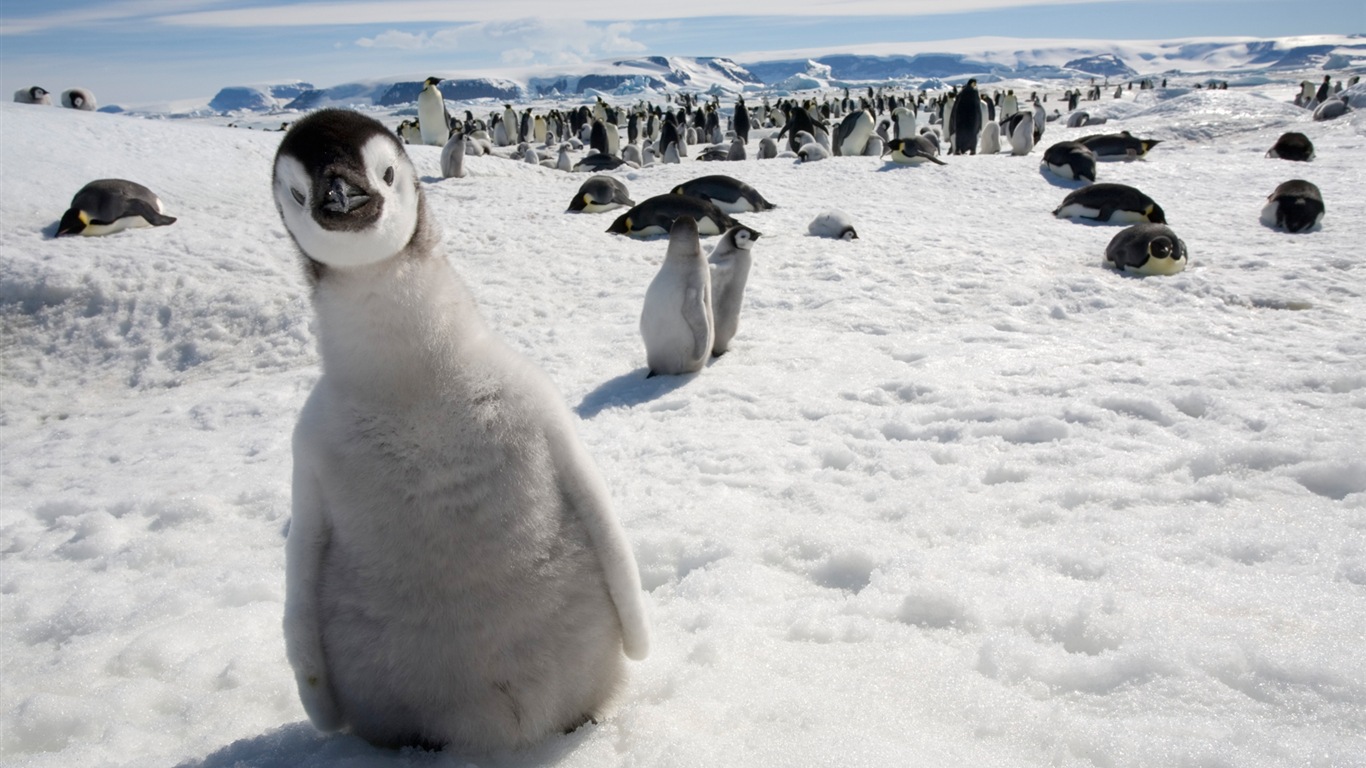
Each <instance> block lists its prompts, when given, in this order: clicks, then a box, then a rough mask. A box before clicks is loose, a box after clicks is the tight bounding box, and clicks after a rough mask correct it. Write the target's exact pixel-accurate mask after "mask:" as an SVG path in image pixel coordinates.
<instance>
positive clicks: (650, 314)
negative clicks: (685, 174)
mask: <svg viewBox="0 0 1366 768" xmlns="http://www.w3.org/2000/svg"><path fill="white" fill-rule="evenodd" d="M713 333H714V330H713V324H712V314H711V275H710V274H708V271H707V260H706V259H705V258H703V257H702V244H701V242H700V241H699V240H698V238H697V222H696V221H695V220H694V219H693V218H692V217H691V216H682V217H680V218H679V219H678V220H676V221H675V222H674V223H673V228H672V229H671V230H669V250H668V251H667V252H666V253H665V255H664V263H663V264H662V265H660V267H659V272H658V274H656V275H655V279H654V280H652V281H650V287H649V288H647V289H646V290H645V307H644V308H643V309H642V310H641V312H640V337H641V339H643V340H644V341H645V359H646V362H647V363H648V364H649V366H650V372H649V374H647V375H646V378H649V377H650V376H658V375H660V374H664V375H675V374H680V373H692V372H693V371H698V370H701V369H702V365H703V364H704V363H706V362H707V356H708V354H710V352H711V347H712V339H713Z"/></svg>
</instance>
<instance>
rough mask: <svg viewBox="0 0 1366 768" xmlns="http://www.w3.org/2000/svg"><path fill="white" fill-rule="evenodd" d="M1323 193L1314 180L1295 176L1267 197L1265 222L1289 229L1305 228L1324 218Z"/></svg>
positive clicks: (1263, 218)
mask: <svg viewBox="0 0 1366 768" xmlns="http://www.w3.org/2000/svg"><path fill="white" fill-rule="evenodd" d="M1323 211H1324V208H1323V194H1322V193H1321V192H1319V188H1318V187H1317V186H1315V185H1314V184H1313V183H1311V182H1308V181H1305V180H1304V179H1291V180H1290V181H1287V182H1285V183H1283V184H1281V185H1279V186H1277V187H1276V189H1275V190H1274V191H1273V192H1272V193H1271V195H1270V196H1268V197H1267V198H1266V205H1265V206H1264V207H1263V208H1262V223H1263V224H1265V225H1267V226H1268V227H1279V228H1280V229H1284V230H1285V231H1286V232H1292V233H1294V232H1305V231H1308V230H1310V229H1313V228H1314V227H1316V226H1318V223H1319V222H1320V221H1322V220H1323Z"/></svg>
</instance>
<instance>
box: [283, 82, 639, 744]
mask: <svg viewBox="0 0 1366 768" xmlns="http://www.w3.org/2000/svg"><path fill="white" fill-rule="evenodd" d="M272 186H273V190H274V195H275V205H276V208H277V209H278V210H279V212H280V216H281V218H282V219H283V221H284V224H285V228H286V229H287V230H288V231H289V233H290V236H291V237H292V238H293V239H294V242H295V244H296V245H297V246H298V249H299V251H300V254H301V256H302V262H303V266H304V273H305V276H306V277H307V279H308V281H309V283H310V286H311V289H312V290H311V293H312V301H313V306H314V310H315V311H316V313H317V323H316V326H315V327H316V334H317V337H318V349H319V356H320V358H321V362H322V375H321V376H320V377H319V379H318V381H317V384H316V385H315V386H314V388H313V392H312V394H311V395H309V398H308V400H307V402H306V403H305V404H304V407H303V410H302V412H301V413H300V415H299V422H298V425H297V426H296V427H295V430H294V467H293V515H292V518H291V520H290V525H289V533H288V539H287V542H286V545H285V610H284V635H285V653H286V656H287V658H288V659H289V662H290V665H291V666H292V667H293V669H294V675H295V679H296V682H297V683H298V689H299V696H300V699H302V701H303V705H304V710H305V711H306V712H307V713H308V716H309V719H311V720H312V721H313V724H314V725H315V726H317V727H318V728H319V729H321V730H324V731H333V730H339V729H349V730H350V731H351V732H352V733H353V734H355V735H357V736H359V737H361V738H363V739H365V740H366V741H369V742H371V743H373V744H377V745H383V746H387V747H399V746H406V745H419V746H424V747H429V748H430V747H437V746H443V745H448V744H449V745H453V746H457V747H458V748H459V749H461V750H471V751H481V752H483V751H489V750H503V749H509V748H515V747H519V746H523V745H527V744H531V743H533V742H536V741H538V740H540V739H543V738H545V737H547V736H551V735H554V734H559V733H564V732H565V731H566V730H569V729H573V728H576V727H578V726H579V725H581V724H583V723H585V722H587V721H589V720H590V719H592V718H594V717H600V716H602V714H603V713H604V711H605V709H606V708H607V707H608V705H609V704H610V702H611V701H612V699H613V697H614V695H615V694H616V693H617V692H618V691H619V689H620V687H621V685H622V681H623V679H624V677H625V674H626V665H625V663H624V661H623V651H624V654H625V656H626V657H629V658H632V659H640V658H644V657H645V656H646V655H647V653H648V649H649V635H648V629H647V627H646V621H645V616H644V608H643V605H642V599H641V591H640V578H639V573H638V571H637V569H636V564H635V560H634V558H633V557H632V554H631V549H630V544H629V542H628V540H627V538H626V535H625V533H624V531H623V530H622V527H621V525H620V523H619V522H618V521H617V519H616V515H615V514H614V512H613V510H612V505H611V501H610V499H609V498H608V493H607V486H606V484H605V483H604V482H603V480H602V478H601V477H600V475H599V474H598V472H597V470H596V468H595V467H594V465H593V461H592V459H591V458H590V457H589V456H588V453H587V451H586V450H585V449H584V446H583V444H582V443H581V442H580V440H579V438H578V437H577V435H576V434H575V432H574V426H573V421H574V420H573V419H572V417H571V416H570V413H569V411H568V409H567V408H566V407H565V405H564V401H563V400H562V398H561V397H560V395H559V393H557V392H556V391H555V388H554V386H553V385H552V384H551V383H550V381H549V380H548V379H547V378H546V377H545V375H544V374H543V373H541V372H540V371H539V370H538V369H537V368H536V367H535V366H534V365H532V364H531V363H530V362H529V361H527V360H526V359H524V358H522V357H521V356H520V355H519V354H518V353H516V352H515V351H513V350H512V348H510V347H509V346H507V345H506V344H505V343H503V342H502V341H501V340H500V339H498V338H497V337H496V336H495V335H494V334H493V333H491V332H490V330H489V329H488V328H487V326H485V324H484V321H483V320H482V319H481V318H480V316H479V313H478V310H477V309H476V308H475V306H474V301H473V297H472V296H471V295H470V293H469V290H468V289H467V288H466V287H465V284H464V283H463V282H462V281H461V280H460V278H459V277H458V276H457V275H456V274H455V272H454V270H452V268H451V266H450V263H449V261H448V260H447V255H446V254H445V253H442V252H440V251H439V250H438V248H439V246H440V244H441V236H440V233H439V232H438V230H437V225H436V223H435V221H434V220H433V217H432V216H431V214H430V213H429V211H428V210H427V208H426V205H425V203H424V201H423V193H422V188H421V185H420V183H419V181H418V176H417V171H416V170H415V169H414V167H413V164H412V163H411V162H410V161H409V159H408V156H407V155H406V154H405V153H404V151H403V146H402V145H401V144H400V143H399V142H398V140H397V139H396V138H394V136H393V135H392V134H391V133H389V132H388V131H387V130H385V128H384V127H383V126H382V125H380V123H378V122H376V121H374V120H373V119H371V118H369V117H366V116H364V115H361V114H359V113H357V112H351V111H346V110H336V109H324V110H320V111H317V112H314V113H312V114H310V115H308V116H307V117H305V118H303V119H302V120H299V121H298V122H296V123H295V124H294V126H293V127H292V128H291V129H290V131H289V132H288V133H287V134H286V135H285V138H284V140H283V141H282V142H281V143H280V148H279V150H278V152H277V154H276V157H275V169H274V176H273V180H272Z"/></svg>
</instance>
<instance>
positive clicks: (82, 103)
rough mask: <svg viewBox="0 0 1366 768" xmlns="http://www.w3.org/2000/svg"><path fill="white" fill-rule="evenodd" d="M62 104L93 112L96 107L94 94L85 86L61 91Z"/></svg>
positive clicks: (69, 107) (68, 107)
mask: <svg viewBox="0 0 1366 768" xmlns="http://www.w3.org/2000/svg"><path fill="white" fill-rule="evenodd" d="M62 106H64V107H66V108H67V109H79V110H83V111H85V112H94V111H95V110H96V109H98V106H97V105H96V104H95V94H93V93H91V92H90V91H89V90H87V89H85V88H69V89H67V90H65V91H62Z"/></svg>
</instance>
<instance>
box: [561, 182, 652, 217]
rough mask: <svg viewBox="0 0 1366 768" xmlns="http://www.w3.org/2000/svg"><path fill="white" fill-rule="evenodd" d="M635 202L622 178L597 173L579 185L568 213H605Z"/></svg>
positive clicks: (570, 202)
mask: <svg viewBox="0 0 1366 768" xmlns="http://www.w3.org/2000/svg"><path fill="white" fill-rule="evenodd" d="M635 204H636V203H635V201H634V200H632V199H631V193H630V191H629V190H627V189H626V185H625V184H624V183H622V182H621V180H619V179H615V178H613V177H611V176H604V175H597V176H591V177H589V179H588V181H585V182H584V183H583V184H582V185H580V186H579V191H578V193H576V194H575V195H574V199H572V200H570V201H569V210H568V211H566V213H568V212H573V211H581V212H583V213H603V212H604V211H612V210H616V209H617V208H624V207H626V206H628V205H635Z"/></svg>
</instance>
